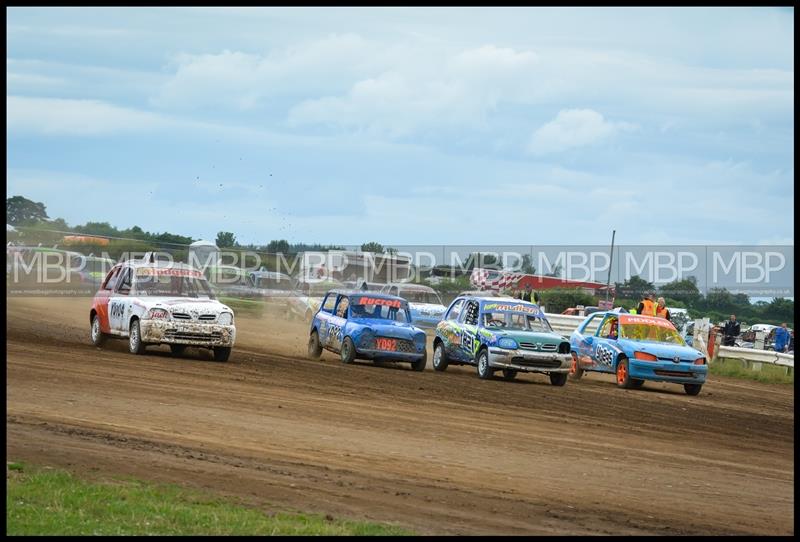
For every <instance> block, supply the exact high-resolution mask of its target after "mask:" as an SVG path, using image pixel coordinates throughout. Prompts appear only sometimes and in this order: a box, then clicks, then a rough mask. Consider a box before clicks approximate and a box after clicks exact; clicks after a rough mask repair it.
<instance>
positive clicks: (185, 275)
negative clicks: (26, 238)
mask: <svg viewBox="0 0 800 542" xmlns="http://www.w3.org/2000/svg"><path fill="white" fill-rule="evenodd" d="M89 321H90V323H91V338H92V343H94V344H95V345H96V346H100V345H101V344H103V342H104V341H105V339H107V338H127V339H128V345H129V349H130V351H131V353H133V354H143V353H144V351H145V347H146V346H147V345H157V344H169V345H170V348H171V349H172V353H173V354H174V355H180V354H181V353H183V350H184V349H185V348H186V347H187V346H197V347H201V348H209V349H211V350H213V352H214V359H215V360H217V361H227V360H228V357H229V356H230V354H231V349H232V348H233V343H234V340H235V339H236V328H235V326H234V323H233V311H232V310H231V309H230V307H228V306H227V305H224V304H222V303H220V302H219V301H217V300H216V299H215V298H214V294H213V292H212V290H211V287H210V286H209V284H208V281H207V280H206V278H205V277H204V276H203V274H202V273H201V272H200V271H198V270H197V269H195V268H193V267H191V266H189V265H186V264H182V263H173V262H163V261H154V260H153V259H152V258H149V257H148V256H145V259H142V260H136V261H127V262H123V263H119V264H117V265H115V266H114V267H113V268H112V269H111V271H110V272H109V273H108V275H106V277H105V279H104V280H103V282H102V284H101V285H100V289H99V290H98V291H97V294H95V296H94V301H93V302H92V309H91V311H90V313H89Z"/></svg>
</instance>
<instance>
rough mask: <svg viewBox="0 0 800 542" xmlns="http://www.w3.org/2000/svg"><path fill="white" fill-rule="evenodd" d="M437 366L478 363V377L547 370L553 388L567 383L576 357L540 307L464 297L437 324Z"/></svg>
mask: <svg viewBox="0 0 800 542" xmlns="http://www.w3.org/2000/svg"><path fill="white" fill-rule="evenodd" d="M433 348H434V350H433V368H434V369H435V370H436V371H444V370H445V369H447V366H448V365H450V364H455V365H464V364H469V365H475V366H476V367H477V369H478V376H479V377H480V378H483V379H487V378H491V377H492V375H493V374H494V372H495V371H497V370H502V371H503V377H504V378H505V379H506V380H513V379H514V377H516V375H517V372H519V371H522V372H535V373H544V374H547V375H548V376H549V377H550V383H551V384H552V385H554V386H563V385H564V384H566V383H567V374H568V373H569V370H570V366H571V361H572V356H570V352H569V342H567V339H566V338H565V337H562V336H561V335H559V334H558V333H555V332H554V331H553V328H552V327H550V323H549V322H548V321H547V318H546V317H545V315H544V313H543V312H542V311H541V309H540V308H539V306H538V305H535V304H533V303H528V302H525V301H521V300H518V299H513V298H504V297H478V296H469V295H468V296H459V297H457V298H456V299H455V300H454V301H453V303H451V304H450V307H449V308H448V309H447V312H446V313H445V316H444V319H443V320H442V321H441V322H439V325H438V326H437V327H436V337H435V338H434V340H433Z"/></svg>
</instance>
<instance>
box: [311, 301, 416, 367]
mask: <svg viewBox="0 0 800 542" xmlns="http://www.w3.org/2000/svg"><path fill="white" fill-rule="evenodd" d="M426 340H427V337H426V335H425V332H424V331H423V330H421V329H419V328H417V327H414V326H413V325H412V324H411V313H410V311H409V309H408V302H407V301H406V300H405V299H402V298H399V297H396V296H392V295H386V294H380V293H377V292H364V291H351V290H331V291H329V292H328V293H327V294H326V295H325V297H324V299H323V300H322V304H321V305H320V308H319V310H318V311H317V313H316V314H315V315H314V317H313V318H312V319H311V329H310V333H309V339H308V355H309V357H311V358H312V359H319V357H320V356H321V355H322V350H323V348H324V349H325V350H330V351H331V352H334V353H337V354H339V355H340V356H341V358H342V363H352V362H353V360H355V359H357V358H359V359H372V360H389V361H407V362H410V363H411V367H412V368H413V369H414V370H415V371H422V370H424V369H425V364H426V363H427V361H428V353H427V350H426V347H425V342H426Z"/></svg>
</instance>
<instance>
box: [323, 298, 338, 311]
mask: <svg viewBox="0 0 800 542" xmlns="http://www.w3.org/2000/svg"><path fill="white" fill-rule="evenodd" d="M335 306H336V294H328V297H326V298H325V302H324V303H323V304H322V311H323V312H327V313H330V314H333V307H335Z"/></svg>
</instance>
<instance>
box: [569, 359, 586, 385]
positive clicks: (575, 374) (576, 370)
mask: <svg viewBox="0 0 800 542" xmlns="http://www.w3.org/2000/svg"><path fill="white" fill-rule="evenodd" d="M582 376H583V369H581V367H580V365H578V355H577V354H576V353H575V352H573V353H572V366H571V367H570V368H569V377H570V378H571V379H572V380H576V381H577V380H580V379H581V377H582Z"/></svg>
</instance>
